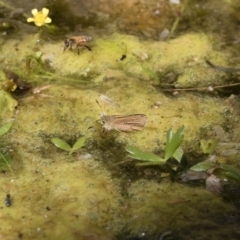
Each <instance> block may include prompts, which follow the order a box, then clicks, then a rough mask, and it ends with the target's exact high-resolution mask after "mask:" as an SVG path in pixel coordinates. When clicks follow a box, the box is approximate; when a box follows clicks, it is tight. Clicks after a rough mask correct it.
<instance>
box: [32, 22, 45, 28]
mask: <svg viewBox="0 0 240 240" xmlns="http://www.w3.org/2000/svg"><path fill="white" fill-rule="evenodd" d="M34 23H35V25H36V26H38V27H41V26H42V25H43V24H44V23H43V22H34Z"/></svg>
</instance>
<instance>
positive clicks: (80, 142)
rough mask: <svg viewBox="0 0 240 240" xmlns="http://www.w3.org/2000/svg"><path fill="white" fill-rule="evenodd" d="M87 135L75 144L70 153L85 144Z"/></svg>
mask: <svg viewBox="0 0 240 240" xmlns="http://www.w3.org/2000/svg"><path fill="white" fill-rule="evenodd" d="M85 140H86V138H85V137H80V138H79V139H78V140H77V141H76V142H75V143H74V145H73V147H72V149H71V150H70V151H69V154H72V153H73V152H75V151H76V150H78V149H79V148H81V147H83V146H84V144H85Z"/></svg>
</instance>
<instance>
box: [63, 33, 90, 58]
mask: <svg viewBox="0 0 240 240" xmlns="http://www.w3.org/2000/svg"><path fill="white" fill-rule="evenodd" d="M91 41H92V37H90V36H77V37H70V38H68V39H67V40H65V41H64V46H63V51H65V50H66V49H70V50H71V51H72V50H73V49H77V50H78V54H79V52H80V48H81V47H85V48H87V49H88V50H89V51H92V49H91V48H90V47H89V46H88V45H87V44H88V43H89V42H91Z"/></svg>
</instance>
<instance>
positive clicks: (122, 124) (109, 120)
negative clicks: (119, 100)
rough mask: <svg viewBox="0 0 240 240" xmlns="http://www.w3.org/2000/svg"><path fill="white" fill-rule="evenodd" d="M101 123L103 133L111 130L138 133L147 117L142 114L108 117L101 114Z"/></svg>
mask: <svg viewBox="0 0 240 240" xmlns="http://www.w3.org/2000/svg"><path fill="white" fill-rule="evenodd" d="M96 102H97V104H98V106H99V107H100V108H101V106H100V104H99V102H98V101H97V100H96ZM101 109H102V108H101ZM101 122H102V124H103V132H107V131H110V130H113V129H114V130H116V131H118V132H132V131H140V130H142V129H143V127H144V126H145V124H146V123H147V116H146V115H144V114H132V115H125V116H124V115H110V116H108V115H106V114H105V113H104V112H103V113H102V114H101Z"/></svg>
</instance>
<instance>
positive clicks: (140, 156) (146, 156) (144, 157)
mask: <svg viewBox="0 0 240 240" xmlns="http://www.w3.org/2000/svg"><path fill="white" fill-rule="evenodd" d="M125 149H126V151H127V152H129V153H130V155H129V157H131V158H133V159H137V160H141V161H150V162H156V163H158V164H164V163H166V161H165V160H164V159H162V158H160V157H159V156H157V155H156V154H154V153H151V152H143V151H141V150H140V149H138V148H136V147H133V146H126V148H125Z"/></svg>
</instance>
